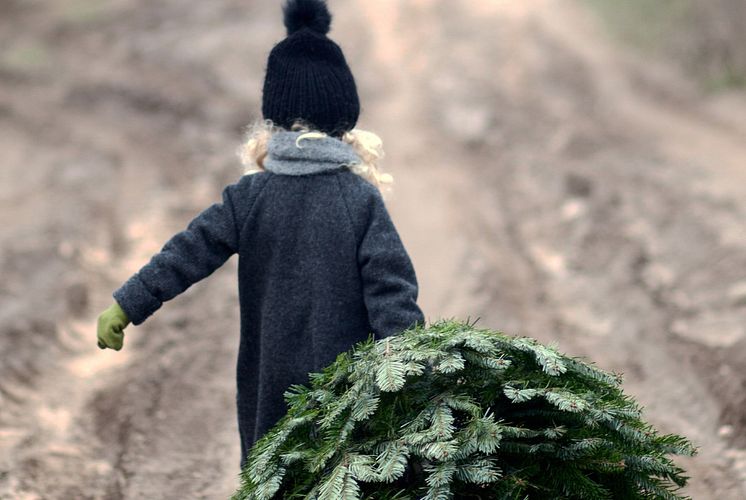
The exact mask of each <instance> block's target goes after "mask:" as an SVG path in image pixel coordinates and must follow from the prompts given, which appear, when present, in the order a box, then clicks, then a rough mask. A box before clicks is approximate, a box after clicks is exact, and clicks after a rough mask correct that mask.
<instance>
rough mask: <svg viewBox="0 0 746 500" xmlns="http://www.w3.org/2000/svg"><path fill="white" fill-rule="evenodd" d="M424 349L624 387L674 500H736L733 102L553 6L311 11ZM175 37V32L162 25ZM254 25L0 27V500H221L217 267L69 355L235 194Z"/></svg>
mask: <svg viewBox="0 0 746 500" xmlns="http://www.w3.org/2000/svg"><path fill="white" fill-rule="evenodd" d="M330 3H331V6H332V9H333V12H334V13H335V16H336V17H335V20H336V24H335V29H334V31H333V35H334V38H335V39H336V40H337V41H338V42H339V43H340V44H341V45H342V46H343V48H344V50H345V53H346V54H347V57H348V59H349V61H350V64H351V66H352V67H353V70H354V72H355V74H356V77H357V79H358V81H359V86H360V91H361V94H362V100H363V117H362V119H361V121H360V123H359V125H360V126H361V127H363V128H369V129H372V130H375V131H377V132H379V133H380V135H382V136H383V138H384V140H385V143H386V146H387V152H388V157H389V158H388V163H387V167H388V169H389V171H391V172H392V173H393V175H394V177H395V179H396V188H395V192H394V193H393V196H391V197H390V198H389V206H390V209H391V212H392V214H393V217H394V219H395V221H396V223H397V225H398V227H399V229H400V232H401V235H402V238H403V239H404V242H405V244H406V245H407V247H408V249H409V250H410V253H411V255H412V258H413V260H414V263H415V267H416V269H417V272H418V276H419V280H420V285H421V300H420V302H421V305H422V307H423V310H424V311H425V313H426V315H427V316H428V317H429V319H431V320H434V319H436V318H439V317H451V316H456V317H461V318H464V319H465V318H467V317H471V318H472V319H473V318H477V317H478V318H480V319H479V324H481V325H482V326H489V327H492V328H497V329H501V330H503V331H506V332H509V333H515V334H519V333H520V334H527V335H531V336H534V337H537V338H539V339H541V340H542V341H547V342H548V341H555V342H557V343H558V344H559V346H560V348H561V349H562V350H564V351H565V352H569V353H572V354H576V355H583V356H588V357H590V358H591V359H593V360H595V361H596V362H597V363H598V364H599V365H601V366H602V367H604V368H607V369H613V370H616V371H620V372H623V373H624V374H625V380H626V387H627V389H628V391H629V392H630V393H631V394H633V395H635V396H636V397H637V398H639V400H640V401H641V402H642V403H643V404H644V405H645V406H646V408H647V416H648V418H649V419H650V420H651V421H652V422H653V423H655V424H656V425H657V426H658V427H659V428H660V429H662V430H664V431H667V432H676V433H682V434H685V435H687V436H689V437H690V438H691V439H693V440H694V441H695V442H696V443H697V444H698V445H699V446H700V447H701V453H700V455H699V457H697V458H695V459H690V460H686V461H682V462H681V463H682V464H683V465H684V466H685V467H686V468H687V469H688V470H689V471H690V475H691V476H692V481H691V486H690V487H689V488H688V490H687V491H688V493H689V494H690V495H692V496H693V497H694V498H697V499H704V498H713V499H714V498H717V499H734V500H735V499H741V498H744V497H746V433H745V432H744V431H745V429H746V410H745V409H744V404H746V396H744V394H746V391H744V388H746V376H744V375H743V374H744V373H746V326H745V325H746V230H745V229H744V224H743V221H744V216H745V215H746V169H744V162H746V140H744V139H746V124H745V123H744V122H743V116H744V112H746V98H745V97H744V96H743V95H738V94H732V95H728V94H721V95H718V96H710V97H704V96H702V95H701V94H700V93H699V92H697V90H696V89H694V88H692V87H691V86H690V85H689V84H688V82H687V81H686V80H685V79H683V78H682V77H681V76H680V75H678V74H677V73H676V72H675V71H673V70H672V69H671V68H667V67H665V66H663V65H662V64H660V63H653V62H651V61H647V60H646V61H642V60H640V58H639V56H632V55H630V54H628V53H624V52H623V51H621V50H620V49H619V48H618V47H615V46H612V45H610V44H609V42H608V41H607V38H606V36H605V34H604V33H603V32H602V31H601V30H600V28H599V26H598V24H597V23H596V22H595V20H594V19H593V18H592V17H591V16H590V15H589V14H588V13H587V12H586V11H584V10H583V8H582V7H580V6H579V5H578V4H576V3H573V2H572V1H570V0H564V1H563V0H526V1H523V2H511V1H507V0H493V1H476V0H473V1H468V2H452V1H446V0H400V1H394V0H380V1H378V2H364V1H362V0H355V1H352V0H348V1H345V2H343V1H341V0H332V1H331V2H330ZM187 7H188V8H187ZM282 34H283V33H282V27H281V25H280V20H279V9H278V8H277V5H276V4H275V3H272V2H259V1H248V0H242V1H238V0H213V1H211V2H191V1H190V2H185V1H184V0H181V1H177V0H165V1H161V2H149V1H146V0H111V1H109V2H106V3H104V4H102V3H99V2H95V1H93V0H75V1H71V2H54V1H51V0H48V1H43V0H34V1H23V2H21V1H20V0H6V1H5V2H3V3H2V5H0V47H2V48H1V49H0V159H1V163H0V165H1V168H0V181H2V182H0V227H2V232H1V233H0V274H1V275H2V281H1V282H0V352H1V353H2V356H1V357H0V498H3V499H5V498H8V499H18V498H22V499H42V498H43V499H73V498H74V499H115V500H116V499H135V498H137V499H139V498H148V499H158V498H211V499H212V498H226V497H228V496H229V495H230V494H231V493H232V492H233V491H234V489H235V487H236V486H237V484H238V479H237V474H238V461H239V447H238V434H237V428H236V423H235V409H234V391H235V381H234V378H233V377H234V367H235V356H236V350H237V346H238V324H237V322H238V310H237V307H238V306H237V290H236V283H235V277H234V274H235V272H236V265H235V261H234V260H231V261H230V262H229V263H228V264H226V266H224V267H223V268H222V269H221V270H219V271H218V272H217V273H215V274H214V275H213V276H212V277H211V278H210V279H208V280H205V281H204V282H201V283H199V284H197V285H195V286H194V287H193V288H192V289H190V290H189V291H188V292H187V293H185V294H184V295H182V296H180V297H178V298H177V299H175V300H174V301H172V302H171V303H169V304H167V305H166V306H164V308H163V309H162V310H161V311H159V312H158V313H157V314H156V315H155V316H154V317H153V318H151V319H150V320H148V322H146V324H145V325H143V326H141V327H137V328H130V329H128V330H127V336H126V340H125V349H124V350H123V351H121V352H114V351H100V350H98V349H97V348H96V346H95V318H96V315H97V314H98V312H100V310H102V309H103V308H105V307H106V306H108V304H109V303H110V294H111V291H112V290H113V289H114V288H116V287H117V286H118V285H119V284H120V283H121V282H122V281H123V280H124V279H126V278H127V277H128V276H129V275H130V274H131V273H132V272H134V271H136V270H137V269H138V268H139V266H141V265H142V264H144V263H145V262H146V261H147V259H148V257H149V256H150V255H151V254H152V253H153V252H155V251H157V250H158V249H159V248H160V246H161V245H162V243H163V242H165V240H166V239H167V238H168V237H169V236H170V235H171V234H173V233H174V232H176V231H177V230H180V229H181V228H182V227H183V226H184V225H185V224H186V223H187V222H188V221H189V220H190V219H191V218H192V217H193V216H194V215H196V213H197V212H198V211H199V210H201V209H202V208H204V207H205V206H207V205H208V204H210V203H212V202H213V201H215V200H217V199H218V196H219V193H220V190H221V188H222V186H224V185H225V184H226V183H228V182H232V181H233V180H235V179H237V178H238V176H240V167H239V165H238V162H237V160H236V157H235V155H234V151H235V149H236V147H237V146H238V144H239V143H240V140H241V131H242V127H243V126H245V125H246V124H248V123H250V122H252V121H253V120H255V119H256V118H258V114H257V113H258V110H259V98H260V93H259V92H260V88H261V82H262V79H263V68H264V64H265V61H266V55H267V53H268V51H269V49H270V48H271V46H272V44H273V43H274V42H276V41H278V40H279V39H281V37H282Z"/></svg>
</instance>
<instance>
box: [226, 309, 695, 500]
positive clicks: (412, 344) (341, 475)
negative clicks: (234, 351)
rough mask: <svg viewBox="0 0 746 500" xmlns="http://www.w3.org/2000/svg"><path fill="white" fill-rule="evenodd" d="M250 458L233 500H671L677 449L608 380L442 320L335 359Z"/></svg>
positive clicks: (548, 350) (683, 445) (553, 354)
mask: <svg viewBox="0 0 746 500" xmlns="http://www.w3.org/2000/svg"><path fill="white" fill-rule="evenodd" d="M285 398H286V400H287V402H288V405H289V410H288V412H287V414H286V415H285V416H284V417H283V418H282V419H281V420H280V421H279V422H278V423H277V425H276V426H275V427H274V428H273V429H271V430H270V431H269V432H268V433H267V434H266V435H265V436H264V437H262V438H261V439H260V440H259V441H258V442H257V443H256V444H255V445H254V447H253V448H252V449H251V451H250V453H249V457H248V462H247V465H246V467H245V468H244V470H243V471H242V472H241V488H240V490H239V491H238V492H237V493H236V494H235V495H234V497H233V498H234V500H243V499H252V500H253V499H256V500H264V499H271V498H308V499H319V500H338V499H419V498H424V499H433V500H434V499H439V500H440V499H450V498H463V499H469V498H472V499H480V498H481V499H493V498H494V499H524V498H542V499H543V498H551V499H603V498H622V499H638V498H639V499H643V498H644V499H650V498H661V499H680V498H684V497H682V496H680V495H679V494H677V491H678V490H680V488H681V487H682V486H684V485H685V483H686V480H687V477H686V476H685V475H684V471H683V470H682V469H681V468H680V467H678V466H677V465H676V464H675V463H674V462H673V461H672V460H671V458H670V455H692V454H694V452H695V450H694V448H693V446H692V445H691V443H689V442H688V441H687V440H686V439H685V438H683V437H680V436H676V435H662V434H659V433H658V432H656V431H655V430H654V429H653V428H652V427H651V426H650V425H648V424H647V423H645V422H644V421H643V420H642V419H641V408H640V407H639V405H638V404H636V403H635V401H634V400H633V399H632V398H631V397H629V396H627V395H625V394H624V393H623V391H622V389H621V380H620V377H619V376H618V375H614V374H611V373H607V372H605V371H603V370H600V369H599V368H597V367H595V366H593V365H591V364H589V363H586V362H583V361H582V360H580V359H578V358H571V357H568V356H565V355H563V354H561V353H559V352H558V351H557V350H556V349H555V348H553V347H551V346H545V345H542V344H540V343H539V342H537V341H535V340H533V339H531V338H526V337H510V336H506V335H503V334H500V333H497V332H494V331H490V330H487V329H478V328H475V326H474V324H469V323H468V322H459V321H455V320H441V321H439V322H437V323H435V324H432V325H430V326H427V327H425V326H418V327H415V328H413V329H411V330H408V331H406V332H403V333H402V334H401V335H397V336H394V337H389V338H386V339H383V340H379V341H377V342H375V341H373V339H369V340H368V341H367V342H363V343H361V344H358V345H357V346H356V347H355V348H354V349H353V350H352V351H351V352H349V353H343V354H341V355H339V356H338V357H337V359H336V361H335V362H334V363H332V364H331V365H330V366H328V367H327V368H326V369H324V370H323V371H322V372H321V373H317V374H311V375H310V387H306V386H293V387H292V388H291V389H290V390H289V391H287V392H286V394H285Z"/></svg>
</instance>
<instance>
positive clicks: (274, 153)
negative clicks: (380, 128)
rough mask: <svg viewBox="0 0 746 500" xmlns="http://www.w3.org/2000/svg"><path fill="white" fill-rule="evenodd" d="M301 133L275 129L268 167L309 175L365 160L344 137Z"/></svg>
mask: <svg viewBox="0 0 746 500" xmlns="http://www.w3.org/2000/svg"><path fill="white" fill-rule="evenodd" d="M301 135H303V132H289V131H280V132H277V133H275V134H274V135H273V136H272V137H271V138H270V140H269V145H268V146H267V158H266V159H265V160H264V168H265V169H266V170H269V171H271V172H274V173H276V174H283V175H305V174H314V173H318V172H323V171H326V170H334V169H337V168H340V167H342V166H350V165H355V164H360V163H362V161H361V160H360V157H359V156H358V155H357V153H355V150H354V149H353V147H352V146H351V145H349V144H347V143H346V142H343V141H342V140H340V139H337V138H334V137H330V136H324V137H320V138H304V139H301V140H300V141H298V138H299V137H300V136H301Z"/></svg>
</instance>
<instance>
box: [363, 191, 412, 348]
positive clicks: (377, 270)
mask: <svg viewBox="0 0 746 500" xmlns="http://www.w3.org/2000/svg"><path fill="white" fill-rule="evenodd" d="M358 263H359V266H360V274H361V277H362V280H363V295H364V299H365V305H366V308H367V309H368V318H369V321H370V325H371V327H372V328H373V332H374V333H375V335H376V338H384V337H388V336H391V335H395V334H397V333H400V332H401V331H403V330H406V329H408V328H410V327H412V326H414V325H415V323H420V324H424V322H425V319H424V316H423V314H422V311H421V310H420V308H419V306H418V305H417V293H418V288H417V277H416V275H415V271H414V267H413V266H412V262H411V260H410V258H409V255H408V254H407V251H406V250H405V248H404V245H403V244H402V241H401V238H400V237H399V234H398V232H397V231H396V228H395V227H394V224H393V222H392V220H391V217H390V215H389V213H388V210H387V209H386V206H385V205H384V202H383V199H382V198H381V196H380V194H378V193H377V192H376V195H375V196H373V203H372V206H371V208H370V212H369V218H368V224H367V228H366V230H365V233H364V235H363V239H362V241H361V243H360V248H359V250H358Z"/></svg>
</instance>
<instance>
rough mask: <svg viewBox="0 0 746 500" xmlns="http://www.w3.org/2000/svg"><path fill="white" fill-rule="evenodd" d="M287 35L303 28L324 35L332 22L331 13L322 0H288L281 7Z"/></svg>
mask: <svg viewBox="0 0 746 500" xmlns="http://www.w3.org/2000/svg"><path fill="white" fill-rule="evenodd" d="M282 11H283V13H284V16H285V27H286V28H287V30H288V35H292V34H293V33H295V32H296V31H299V30H301V29H303V28H309V29H310V30H312V31H315V32H316V33H320V34H322V35H326V34H327V33H329V30H330V28H331V24H332V15H331V13H330V12H329V9H328V8H327V6H326V2H325V1H323V0H288V1H287V3H285V5H284V6H283V7H282Z"/></svg>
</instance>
